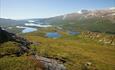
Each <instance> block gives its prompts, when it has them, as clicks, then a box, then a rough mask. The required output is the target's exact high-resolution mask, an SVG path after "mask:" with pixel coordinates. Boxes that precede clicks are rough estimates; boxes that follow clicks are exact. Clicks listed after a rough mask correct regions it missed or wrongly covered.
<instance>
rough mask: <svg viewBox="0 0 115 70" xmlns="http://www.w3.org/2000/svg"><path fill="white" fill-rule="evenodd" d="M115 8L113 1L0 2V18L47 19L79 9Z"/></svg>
mask: <svg viewBox="0 0 115 70" xmlns="http://www.w3.org/2000/svg"><path fill="white" fill-rule="evenodd" d="M110 7H115V0H0V18H8V19H29V18H48V17H53V16H58V15H63V14H67V13H72V12H77V11H78V10H81V9H103V8H110Z"/></svg>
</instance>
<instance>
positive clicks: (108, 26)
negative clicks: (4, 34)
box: [0, 7, 115, 34]
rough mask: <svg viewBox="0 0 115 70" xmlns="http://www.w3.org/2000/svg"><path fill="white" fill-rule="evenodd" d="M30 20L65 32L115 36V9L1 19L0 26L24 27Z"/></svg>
mask: <svg viewBox="0 0 115 70" xmlns="http://www.w3.org/2000/svg"><path fill="white" fill-rule="evenodd" d="M28 20H32V21H34V23H36V24H39V23H43V24H51V25H53V26H55V27H60V28H62V29H64V30H73V31H96V32H106V33H114V34H115V7H112V8H108V9H100V10H80V11H77V12H75V13H70V14H65V15H60V16H56V17H51V18H44V19H37V18H35V19H27V20H11V19H3V18H0V25H2V26H3V25H5V26H9V25H10V26H14V25H24V24H25V23H27V22H28Z"/></svg>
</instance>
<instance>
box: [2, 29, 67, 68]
mask: <svg viewBox="0 0 115 70" xmlns="http://www.w3.org/2000/svg"><path fill="white" fill-rule="evenodd" d="M7 41H13V42H17V43H19V44H20V45H19V47H20V48H21V51H20V52H19V53H17V54H19V55H20V53H25V52H27V53H28V52H29V51H30V48H29V46H30V45H31V44H32V43H31V42H29V41H28V40H26V39H24V38H22V37H19V36H17V35H15V34H13V33H9V32H7V31H6V30H2V29H1V28H0V44H2V43H4V42H7ZM33 44H34V43H33ZM32 52H34V53H32V55H31V56H32V57H33V59H34V60H37V61H38V62H40V63H41V64H42V65H43V68H44V69H43V70H66V68H65V66H64V65H63V64H62V63H59V62H58V61H56V60H55V59H50V58H46V57H42V56H38V55H36V53H35V51H34V50H33V51H32Z"/></svg>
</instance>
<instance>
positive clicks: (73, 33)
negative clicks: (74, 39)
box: [68, 31, 80, 35]
mask: <svg viewBox="0 0 115 70" xmlns="http://www.w3.org/2000/svg"><path fill="white" fill-rule="evenodd" d="M68 33H69V34H70V35H78V34H80V32H74V31H69V32H68Z"/></svg>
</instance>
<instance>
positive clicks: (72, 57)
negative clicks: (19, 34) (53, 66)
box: [27, 35, 115, 70]
mask: <svg viewBox="0 0 115 70" xmlns="http://www.w3.org/2000/svg"><path fill="white" fill-rule="evenodd" d="M27 38H28V39H29V40H31V41H33V42H40V43H41V44H40V45H39V46H37V45H32V47H36V49H37V53H38V54H39V55H41V56H46V57H47V56H48V57H54V58H55V57H56V58H59V59H64V60H65V61H66V63H65V65H66V67H67V69H68V70H83V69H82V68H83V67H84V64H85V63H87V62H91V63H92V68H96V69H98V70H114V69H115V56H114V55H115V47H113V46H110V45H101V44H99V43H97V42H95V41H93V40H91V39H87V38H86V39H84V38H82V36H81V35H76V36H68V35H65V36H63V37H61V38H58V39H51V38H44V37H41V36H35V35H28V36H27ZM92 68H91V69H90V70H92Z"/></svg>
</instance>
